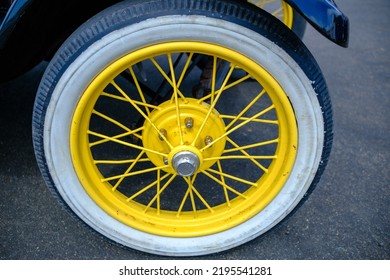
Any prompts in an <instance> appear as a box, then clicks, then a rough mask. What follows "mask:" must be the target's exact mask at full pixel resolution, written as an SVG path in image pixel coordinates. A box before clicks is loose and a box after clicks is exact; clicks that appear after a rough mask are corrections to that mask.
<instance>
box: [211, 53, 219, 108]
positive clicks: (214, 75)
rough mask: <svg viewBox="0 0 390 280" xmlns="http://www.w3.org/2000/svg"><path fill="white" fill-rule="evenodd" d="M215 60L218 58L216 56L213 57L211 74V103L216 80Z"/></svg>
mask: <svg viewBox="0 0 390 280" xmlns="http://www.w3.org/2000/svg"><path fill="white" fill-rule="evenodd" d="M217 62H218V59H217V57H216V56H214V58H213V73H212V76H211V103H214V98H215V83H216V80H217Z"/></svg>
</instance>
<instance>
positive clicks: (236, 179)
mask: <svg viewBox="0 0 390 280" xmlns="http://www.w3.org/2000/svg"><path fill="white" fill-rule="evenodd" d="M207 171H209V172H211V173H214V174H217V175H219V176H221V177H223V178H225V177H226V178H229V179H233V180H235V181H237V182H241V183H244V184H246V185H249V186H256V185H257V184H256V183H255V182H250V181H248V180H245V179H242V178H239V177H236V176H233V175H230V174H227V173H223V172H221V171H217V170H214V169H211V168H209V169H207ZM221 181H222V182H223V183H224V180H221Z"/></svg>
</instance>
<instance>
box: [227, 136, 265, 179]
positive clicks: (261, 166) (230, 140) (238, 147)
mask: <svg viewBox="0 0 390 280" xmlns="http://www.w3.org/2000/svg"><path fill="white" fill-rule="evenodd" d="M226 139H227V141H228V142H229V143H230V144H232V145H233V146H234V147H236V148H237V150H239V151H240V152H241V153H242V154H243V155H245V156H247V157H248V156H249V157H250V155H249V154H248V153H247V152H246V151H245V150H243V149H242V148H241V147H240V146H239V145H237V143H236V142H234V141H233V140H232V139H230V138H229V137H227V138H226ZM248 159H249V160H250V161H251V162H253V163H254V164H255V165H256V166H257V167H258V168H260V169H261V170H263V171H264V172H265V173H268V169H267V168H265V167H264V166H263V165H262V164H260V163H259V162H258V161H257V160H255V159H253V158H248Z"/></svg>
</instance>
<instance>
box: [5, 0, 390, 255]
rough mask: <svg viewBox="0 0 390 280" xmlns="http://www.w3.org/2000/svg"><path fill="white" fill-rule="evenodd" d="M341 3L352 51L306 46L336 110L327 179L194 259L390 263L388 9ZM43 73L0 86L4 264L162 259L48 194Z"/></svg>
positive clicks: (384, 0)
mask: <svg viewBox="0 0 390 280" xmlns="http://www.w3.org/2000/svg"><path fill="white" fill-rule="evenodd" d="M336 2H337V3H338V5H339V7H340V8H341V9H342V10H343V11H344V12H345V13H346V14H347V15H348V17H349V18H350V23H351V30H350V31H351V34H350V46H349V48H347V49H343V48H341V47H338V46H336V45H334V44H333V43H331V42H329V41H327V40H326V39H325V38H323V37H322V36H321V35H320V34H319V33H317V32H316V31H314V30H313V28H311V27H309V28H307V32H306V35H305V38H304V42H305V43H306V45H307V46H308V48H309V49H310V50H311V51H312V53H313V55H314V57H315V58H316V59H317V61H318V63H319V65H320V67H321V68H322V70H323V73H324V76H325V77H326V80H327V83H328V87H329V90H330V94H331V98H332V101H333V107H334V132H335V137H334V145H333V151H332V155H331V158H330V162H329V164H328V167H327V169H326V171H325V173H324V175H323V177H322V180H321V181H320V183H319V185H318V186H317V188H316V190H315V191H314V192H313V193H312V194H311V196H310V197H309V199H308V200H307V201H306V203H304V204H303V206H302V207H301V208H300V209H299V210H298V211H297V212H296V213H295V214H294V215H293V216H292V217H291V218H290V219H288V220H287V221H286V222H284V223H282V224H281V225H280V226H279V227H277V228H275V229H274V230H272V231H271V232H269V233H267V234H266V235H264V236H262V237H260V238H257V239H255V240H253V241H251V242H249V243H247V244H244V245H242V246H240V247H238V248H234V249H231V250H229V251H226V252H222V253H219V254H214V255H209V256H204V257H197V259H230V260H232V259H279V260H280V259H327V260H329V259H331V260H340V259H369V260H371V259H375V260H377V259H386V260H388V259H390V140H389V139H390V113H389V108H390V71H389V66H390V55H389V53H390V34H389V29H388V27H389V26H390V1H388V0H372V1H364V0H338V1H336ZM0 67H1V66H0ZM44 69H45V64H41V65H39V66H37V67H36V68H34V69H33V70H31V71H30V72H28V73H26V74H25V75H23V76H21V77H20V78H18V79H16V80H13V81H10V82H8V83H5V84H2V85H0V259H116V260H119V259H165V258H163V257H159V256H154V255H149V254H146V253H142V252H138V251H135V250H131V249H126V248H122V247H119V246H116V245H114V244H112V243H110V242H108V241H107V240H105V239H102V238H100V236H98V235H97V234H94V233H93V232H91V231H90V230H88V229H87V228H86V227H85V226H83V225H82V224H81V223H80V222H78V221H76V219H75V218H73V217H71V216H70V215H69V214H68V213H67V212H66V211H64V209H63V208H62V207H61V206H60V205H59V204H58V202H57V201H56V200H55V199H54V198H53V197H52V195H51V194H50V192H49V191H48V189H47V187H46V185H45V183H44V181H43V179H42V178H41V175H40V173H39V170H38V167H37V164H36V162H35V157H34V151H33V148H32V139H31V114H32V107H33V102H34V97H35V96H34V95H35V91H36V88H37V86H38V84H39V80H40V78H41V76H42V74H43V71H44Z"/></svg>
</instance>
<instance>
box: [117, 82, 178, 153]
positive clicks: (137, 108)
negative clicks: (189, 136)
mask: <svg viewBox="0 0 390 280" xmlns="http://www.w3.org/2000/svg"><path fill="white" fill-rule="evenodd" d="M111 84H112V85H113V86H114V87H115V88H116V89H117V90H118V91H119V92H120V94H122V95H123V97H124V98H126V99H127V101H128V102H129V103H130V104H131V105H133V107H134V108H135V109H136V110H137V111H138V112H139V113H140V114H141V116H142V117H144V119H145V120H146V121H147V122H149V123H150V125H151V126H152V127H153V129H154V130H155V131H156V132H157V133H158V135H159V136H160V137H161V139H163V140H164V141H165V142H166V143H167V145H168V146H169V148H170V149H173V146H172V144H171V143H169V141H168V139H167V138H166V137H165V136H164V135H163V133H161V131H160V129H158V128H157V127H156V125H155V124H154V123H153V122H152V121H151V120H150V119H149V117H148V116H147V115H146V114H145V113H144V112H143V111H142V110H141V109H140V108H139V107H138V106H137V104H135V103H134V100H132V99H131V98H130V97H129V96H128V95H127V94H126V93H125V92H124V91H123V90H122V89H121V88H120V87H119V86H118V85H117V84H116V83H115V82H114V81H112V82H111Z"/></svg>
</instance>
